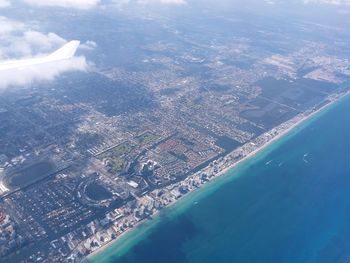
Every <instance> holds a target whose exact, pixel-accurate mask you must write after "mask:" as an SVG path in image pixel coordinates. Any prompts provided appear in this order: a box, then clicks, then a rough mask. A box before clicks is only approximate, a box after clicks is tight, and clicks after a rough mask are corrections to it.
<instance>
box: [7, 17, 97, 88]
mask: <svg viewBox="0 0 350 263" xmlns="http://www.w3.org/2000/svg"><path fill="white" fill-rule="evenodd" d="M66 42H67V41H66V40H65V39H64V38H62V37H60V36H59V35H57V34H55V33H47V34H46V33H42V32H39V31H35V30H32V29H31V28H30V27H28V26H27V25H25V24H23V23H20V22H17V21H14V20H10V19H8V18H6V17H3V16H0V61H3V60H13V59H21V58H28V57H36V56H44V55H46V54H48V53H51V52H53V51H55V50H56V49H57V48H59V47H61V46H62V45H63V44H65V43H66ZM84 45H85V46H88V47H89V48H92V47H93V46H96V43H95V44H94V42H92V41H87V42H86V43H85V44H84ZM87 69H88V64H87V62H86V60H85V58H84V57H74V58H73V59H70V60H64V61H59V62H55V63H50V64H42V65H37V66H33V67H30V68H23V69H17V70H7V71H0V80H1V81H0V89H2V90H3V89H4V88H7V87H11V86H27V85H30V84H32V83H33V82H40V81H50V80H53V79H54V78H55V77H57V76H58V75H60V74H62V73H64V72H67V71H77V70H79V71H85V70H87Z"/></svg>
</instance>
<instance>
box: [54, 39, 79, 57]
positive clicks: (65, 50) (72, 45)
mask: <svg viewBox="0 0 350 263" xmlns="http://www.w3.org/2000/svg"><path fill="white" fill-rule="evenodd" d="M79 45H80V41H79V40H72V41H70V42H68V43H67V44H65V45H64V46H63V47H61V48H59V49H58V50H56V51H55V52H53V53H52V54H50V55H49V58H53V59H69V58H72V57H73V56H74V54H75V52H76V51H77V49H78V47H79Z"/></svg>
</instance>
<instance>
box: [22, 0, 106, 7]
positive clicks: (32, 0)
mask: <svg viewBox="0 0 350 263" xmlns="http://www.w3.org/2000/svg"><path fill="white" fill-rule="evenodd" d="M23 1H24V2H25V3H27V4H30V5H34V6H39V7H40V6H52V7H64V8H75V9H90V8H93V7H96V6H98V5H99V3H100V2H101V1H100V0H23Z"/></svg>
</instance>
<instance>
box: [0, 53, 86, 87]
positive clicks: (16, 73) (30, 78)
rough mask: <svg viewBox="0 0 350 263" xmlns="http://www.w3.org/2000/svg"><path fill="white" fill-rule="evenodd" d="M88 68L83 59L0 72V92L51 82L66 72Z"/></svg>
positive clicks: (76, 58) (78, 58)
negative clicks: (11, 88)
mask: <svg viewBox="0 0 350 263" xmlns="http://www.w3.org/2000/svg"><path fill="white" fill-rule="evenodd" d="M87 68H88V66H87V63H86V60H85V58H84V57H74V58H72V59H69V60H62V61H56V62H54V63H46V64H41V65H36V66H31V67H28V68H23V69H14V70H5V71H0V79H1V82H0V90H3V89H5V88H9V87H15V86H21V87H25V86H28V85H30V84H33V83H36V82H45V81H52V80H54V79H55V78H56V77H58V76H59V75H60V74H62V73H65V72H68V71H85V70H87Z"/></svg>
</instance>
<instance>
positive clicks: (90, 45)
mask: <svg viewBox="0 0 350 263" xmlns="http://www.w3.org/2000/svg"><path fill="white" fill-rule="evenodd" d="M96 47H97V44H96V42H95V41H91V40H88V41H86V42H85V43H83V44H80V46H79V48H80V49H84V50H94V49H95V48H96Z"/></svg>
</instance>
